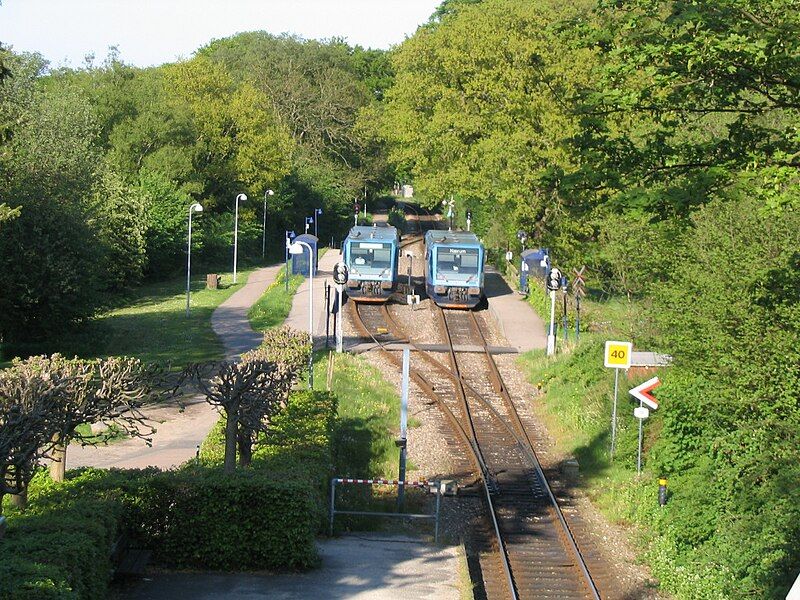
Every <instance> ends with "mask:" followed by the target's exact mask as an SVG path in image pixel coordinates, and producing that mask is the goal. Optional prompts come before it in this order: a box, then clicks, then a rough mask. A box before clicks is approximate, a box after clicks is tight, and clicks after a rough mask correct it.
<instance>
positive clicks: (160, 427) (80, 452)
mask: <svg viewBox="0 0 800 600" xmlns="http://www.w3.org/2000/svg"><path fill="white" fill-rule="evenodd" d="M281 267H282V265H273V266H270V267H265V268H263V269H258V270H256V271H253V272H252V273H251V274H250V277H248V279H247V283H246V284H245V285H244V287H242V289H240V290H238V291H236V293H234V294H232V295H231V297H230V298H228V299H227V300H226V301H225V302H223V303H222V304H220V305H219V306H218V307H217V308H216V310H215V311H214V312H213V314H212V315H211V326H212V328H213V329H214V332H215V333H216V334H217V335H218V336H219V337H220V339H221V340H222V343H223V345H224V346H225V357H226V358H227V359H228V360H232V359H235V358H236V357H237V356H239V355H240V354H241V353H242V352H246V351H247V350H251V349H252V348H255V347H256V346H258V344H259V343H260V342H261V334H259V333H257V332H255V331H253V330H252V329H250V323H249V321H248V320H247V311H248V310H249V308H250V306H252V305H253V304H254V303H255V302H256V301H257V300H258V299H259V298H260V297H261V295H262V294H263V293H264V291H265V290H266V289H267V287H269V285H270V284H271V283H272V282H273V281H275V277H276V276H277V274H278V271H279V270H280V268H281ZM184 406H185V408H184V409H183V411H181V409H180V407H179V406H178V405H177V404H175V403H168V404H163V405H159V406H155V407H152V408H149V409H148V410H147V411H146V414H147V416H148V417H149V418H150V419H152V420H153V421H154V422H155V423H156V425H155V427H156V429H157V432H156V434H155V435H154V436H153V445H152V446H151V447H148V446H147V445H146V444H145V443H144V442H143V441H142V440H139V439H130V440H123V441H121V442H117V443H114V444H111V445H109V446H99V447H91V446H86V447H81V446H80V445H77V444H73V445H71V446H70V447H69V450H68V451H67V468H68V469H71V468H75V467H100V468H110V467H119V468H127V469H129V468H141V467H149V466H153V467H159V468H162V469H171V468H173V467H177V466H178V465H180V464H182V463H184V462H186V461H187V460H189V459H190V458H192V457H194V455H195V453H196V451H197V445H198V444H199V443H200V442H202V441H203V438H205V436H206V434H207V433H208V432H209V431H210V430H211V427H212V426H213V425H214V423H216V422H217V419H218V418H219V413H218V412H217V411H216V409H214V407H212V406H211V405H210V404H208V403H207V402H206V401H205V400H203V399H202V398H200V397H194V398H190V399H188V400H185V401H184Z"/></svg>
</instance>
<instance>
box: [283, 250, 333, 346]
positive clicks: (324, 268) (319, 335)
mask: <svg viewBox="0 0 800 600" xmlns="http://www.w3.org/2000/svg"><path fill="white" fill-rule="evenodd" d="M340 260H342V256H341V254H339V250H337V249H329V250H328V251H327V252H326V253H325V254H324V255H323V257H322V258H321V259H320V261H319V265H318V266H317V275H316V277H314V343H315V345H316V346H318V347H319V345H320V344H324V343H325V281H326V280H327V282H328V283H329V284H331V285H333V267H334V265H336V263H338V262H339V261H340ZM309 289H310V286H309V282H308V278H306V279H305V280H304V281H303V283H302V285H301V286H300V287H299V288H298V289H297V294H295V297H294V300H293V301H292V310H291V311H290V312H289V316H288V317H287V319H286V324H287V325H289V326H290V327H293V328H295V329H299V330H300V331H308V304H309V300H310V298H309V296H310V294H309ZM331 333H333V322H332V321H331Z"/></svg>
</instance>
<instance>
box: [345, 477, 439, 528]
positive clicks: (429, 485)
mask: <svg viewBox="0 0 800 600" xmlns="http://www.w3.org/2000/svg"><path fill="white" fill-rule="evenodd" d="M343 484H359V485H391V486H395V487H401V486H402V487H404V488H405V489H407V488H409V487H416V488H421V489H427V490H429V491H434V492H435V494H436V505H435V508H434V511H433V513H431V514H427V513H422V514H419V513H416V514H415V513H401V512H381V511H367V510H340V509H337V508H336V486H337V485H343ZM441 503H442V485H441V483H440V482H438V481H399V480H397V479H346V478H343V477H334V478H332V479H331V504H330V534H331V535H333V521H334V518H335V516H336V515H358V516H371V517H386V518H395V519H397V518H400V519H422V520H429V521H433V522H434V533H433V541H434V543H437V544H438V543H439V509H440V507H441Z"/></svg>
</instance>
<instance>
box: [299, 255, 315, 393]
mask: <svg viewBox="0 0 800 600" xmlns="http://www.w3.org/2000/svg"><path fill="white" fill-rule="evenodd" d="M296 243H297V244H300V245H301V246H304V247H306V248H308V338H309V340H310V341H311V352H310V353H309V354H308V389H313V387H314V252H313V251H312V250H311V246H310V245H309V244H307V243H306V242H303V241H299V242H296Z"/></svg>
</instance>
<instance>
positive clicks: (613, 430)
mask: <svg viewBox="0 0 800 600" xmlns="http://www.w3.org/2000/svg"><path fill="white" fill-rule="evenodd" d="M618 389H619V369H614V408H612V409H611V459H612V460H613V459H614V450H615V448H616V445H617V390H618Z"/></svg>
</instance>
